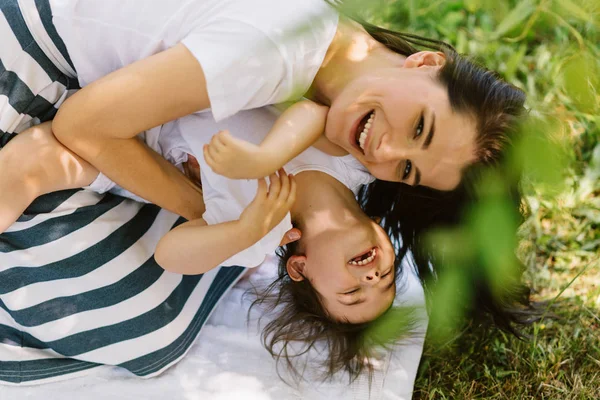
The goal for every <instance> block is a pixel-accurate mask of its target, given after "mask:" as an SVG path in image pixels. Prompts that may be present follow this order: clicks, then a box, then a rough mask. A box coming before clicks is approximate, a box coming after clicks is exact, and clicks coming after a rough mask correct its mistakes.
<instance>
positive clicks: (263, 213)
mask: <svg viewBox="0 0 600 400" xmlns="http://www.w3.org/2000/svg"><path fill="white" fill-rule="evenodd" d="M269 181H270V184H269V187H268V190H267V182H266V181H265V179H264V178H261V179H259V180H258V190H257V191H256V197H255V198H254V200H253V201H252V203H250V204H249V205H248V207H246V209H245V210H244V212H242V215H241V216H240V219H239V222H240V224H241V225H242V229H244V231H245V232H247V233H249V234H250V235H251V236H252V239H253V240H255V241H258V240H260V239H261V238H263V237H264V236H265V235H266V234H267V233H269V232H270V231H271V230H272V229H273V228H274V227H275V226H277V224H279V223H280V222H281V220H283V217H285V215H286V214H287V213H288V212H289V211H290V208H291V207H292V205H293V204H294V201H295V200H296V181H295V179H294V177H293V175H289V176H288V175H287V174H286V172H285V171H284V170H283V168H282V169H280V170H279V171H278V174H272V175H269Z"/></svg>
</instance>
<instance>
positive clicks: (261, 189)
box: [256, 178, 267, 199]
mask: <svg viewBox="0 0 600 400" xmlns="http://www.w3.org/2000/svg"><path fill="white" fill-rule="evenodd" d="M266 195H267V181H266V180H265V178H260V179H258V189H257V190H256V198H257V199H258V198H264V197H265V196H266Z"/></svg>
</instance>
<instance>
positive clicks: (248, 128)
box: [88, 107, 375, 267]
mask: <svg viewBox="0 0 600 400" xmlns="http://www.w3.org/2000/svg"><path fill="white" fill-rule="evenodd" d="M279 114H280V113H279V111H278V110H276V109H275V107H263V108H259V109H255V110H248V111H240V112H238V113H237V114H236V115H234V116H233V117H229V118H227V119H225V120H223V121H221V122H216V121H215V120H214V119H213V118H212V116H211V115H210V113H207V112H203V113H197V114H192V115H188V116H187V117H183V118H181V119H179V120H176V121H172V122H169V123H168V124H165V125H163V126H161V127H158V128H153V129H150V130H149V131H147V132H145V133H143V134H141V135H140V137H141V138H142V139H143V140H144V141H146V143H147V144H148V145H149V146H150V147H151V148H152V149H154V150H155V151H156V152H158V153H159V154H162V155H163V156H164V157H165V158H166V159H167V160H169V161H170V162H171V163H173V164H175V165H176V166H180V165H181V163H183V162H185V161H187V155H188V154H194V155H195V156H196V157H197V159H198V163H199V164H200V174H201V177H200V178H201V180H202V192H203V196H204V203H205V205H206V212H205V213H204V215H203V218H204V220H205V221H206V222H207V223H208V224H210V225H212V224H218V223H221V222H227V221H234V220H236V219H238V218H239V217H240V215H241V213H242V211H244V209H245V208H246V206H248V204H250V202H252V200H253V199H254V196H255V195H256V190H257V188H258V183H257V181H256V180H255V179H228V178H226V177H224V176H222V175H218V174H215V173H214V172H213V171H212V170H211V168H210V167H209V166H208V165H207V164H206V162H205V161H204V157H203V156H202V154H203V151H202V148H203V146H204V145H205V144H207V143H209V142H210V139H211V138H212V136H213V135H214V134H215V133H217V132H218V131H219V130H224V129H227V130H229V131H230V132H231V134H232V135H235V136H238V137H240V138H242V139H244V140H247V141H249V142H251V143H256V144H258V143H260V142H261V141H262V140H263V139H264V137H265V135H266V134H267V132H269V130H270V129H271V127H272V126H273V124H274V123H275V121H276V120H277V118H278V117H279ZM284 168H285V170H286V172H287V173H289V174H295V175H296V174H298V173H300V172H302V171H321V172H324V173H326V174H328V175H330V176H332V177H334V178H335V179H337V180H338V181H340V182H341V183H342V184H344V185H345V186H346V187H348V188H349V189H350V190H352V191H353V192H354V194H358V190H359V189H360V188H361V187H362V186H363V185H366V184H369V183H370V182H373V180H374V179H375V178H373V177H372V176H371V175H370V174H369V173H368V171H367V170H366V168H365V167H364V166H363V165H362V164H360V163H359V162H358V161H357V160H356V159H355V158H354V157H352V156H351V155H348V156H345V157H332V156H329V155H327V154H325V153H323V152H321V151H319V150H317V149H315V148H313V147H309V148H308V149H306V150H305V151H304V152H302V153H301V154H300V155H298V156H297V157H296V158H294V159H293V160H292V161H290V162H289V163H287V164H286V165H285V166H284ZM88 189H91V190H93V191H95V192H99V193H104V192H106V191H110V192H112V193H115V194H118V195H120V196H124V197H129V198H132V199H134V200H138V201H142V202H145V200H144V199H141V198H140V197H138V196H136V195H134V194H132V193H130V192H128V191H127V190H125V189H122V188H121V187H119V186H116V185H115V183H114V182H112V181H111V180H110V179H108V178H107V177H106V176H105V175H103V174H100V175H99V176H98V178H97V179H96V180H95V181H94V182H93V183H92V184H91V185H90V186H88ZM291 228H292V222H291V218H290V214H289V213H288V214H287V215H286V216H285V218H284V219H283V220H282V221H281V222H280V223H279V225H277V226H276V227H275V228H273V230H272V231H271V232H269V233H268V234H267V235H266V236H265V237H263V238H262V239H261V240H260V241H259V242H257V243H256V244H255V245H253V246H252V247H250V248H248V249H246V250H244V251H243V252H241V253H238V254H236V255H235V256H233V257H231V258H230V259H228V260H227V261H226V262H224V263H223V264H222V265H225V266H231V265H243V266H246V267H254V266H257V265H259V264H260V263H261V262H262V261H263V260H264V258H265V256H266V255H267V254H271V253H273V252H274V251H275V249H277V247H278V246H279V243H280V242H281V239H282V238H283V235H284V234H285V233H286V232H287V231H288V230H289V229H291Z"/></svg>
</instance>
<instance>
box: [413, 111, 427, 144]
mask: <svg viewBox="0 0 600 400" xmlns="http://www.w3.org/2000/svg"><path fill="white" fill-rule="evenodd" d="M424 128H425V118H424V117H423V116H422V115H421V119H420V120H419V125H417V131H416V132H415V139H416V138H418V137H419V136H421V134H422V133H423V129H424Z"/></svg>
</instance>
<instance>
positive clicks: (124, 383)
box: [0, 258, 427, 400]
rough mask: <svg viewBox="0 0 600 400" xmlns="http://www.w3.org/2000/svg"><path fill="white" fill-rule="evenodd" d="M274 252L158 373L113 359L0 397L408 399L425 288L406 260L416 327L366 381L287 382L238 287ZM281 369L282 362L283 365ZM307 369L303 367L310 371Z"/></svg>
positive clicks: (407, 293) (405, 297) (271, 266)
mask: <svg viewBox="0 0 600 400" xmlns="http://www.w3.org/2000/svg"><path fill="white" fill-rule="evenodd" d="M275 265H276V262H275V259H274V258H269V259H267V261H266V262H265V263H264V264H263V265H262V266H261V267H260V269H258V270H257V271H256V272H254V273H252V274H250V275H249V276H248V277H247V278H244V279H242V280H241V281H240V282H239V283H238V284H237V285H236V286H235V287H234V288H233V289H232V290H231V291H230V292H229V293H228V294H226V295H225V296H224V298H223V300H222V302H221V304H220V305H219V306H218V307H217V309H216V311H215V312H214V314H213V315H212V317H211V318H210V320H209V321H208V323H207V324H206V326H205V327H204V329H203V330H202V331H201V333H200V335H199V337H198V339H197V341H196V343H195V344H194V345H193V346H192V347H191V349H190V351H189V352H188V354H187V355H186V356H185V357H184V358H183V360H182V361H180V362H179V363H178V364H177V365H176V366H175V367H173V368H171V369H169V370H167V371H166V372H165V373H163V374H162V375H160V376H159V377H156V378H152V379H140V378H138V377H136V376H134V375H132V374H130V373H128V372H125V371H124V370H121V369H119V368H114V367H102V368H96V369H93V370H91V371H90V372H88V373H87V374H86V375H84V376H81V377H79V378H75V379H71V380H67V381H61V382H56V383H51V384H46V385H41V386H32V387H8V386H0V400H9V399H10V400H22V399H32V400H54V399H56V400H75V399H77V400H79V399H86V400H105V399H111V400H132V399H144V400H163V399H171V400H178V399H185V400H237V399H244V400H287V399H310V400H319V399H327V400H333V399H357V400H358V399H360V400H364V399H371V400H380V399H381V400H384V399H385V400H408V399H410V398H411V397H412V390H413V384H414V379H415V376H416V373H417V368H418V365H419V360H420V357H421V352H422V348H423V340H424V332H425V330H426V327H427V320H426V317H424V315H425V312H424V296H423V291H422V288H421V286H420V284H419V283H418V280H417V278H416V277H415V276H414V275H413V274H412V273H410V272H409V271H410V268H408V267H407V268H405V271H406V275H407V281H406V283H405V290H404V291H402V292H400V293H399V294H398V297H397V302H400V303H402V304H406V305H417V306H419V307H420V308H421V309H423V315H422V316H423V318H422V319H421V320H420V321H419V323H418V329H417V330H416V331H417V333H415V335H414V336H413V337H411V338H408V339H406V340H403V341H402V343H399V344H398V345H397V346H396V347H395V349H394V351H393V352H391V353H389V354H387V356H386V357H384V358H383V359H382V360H381V362H380V363H379V364H377V365H376V367H377V368H376V372H375V376H374V379H373V381H372V383H371V385H370V390H369V383H368V381H367V379H366V378H365V377H361V378H359V379H358V380H356V381H355V382H353V383H352V384H349V383H348V379H347V378H346V377H345V376H344V375H343V374H339V375H338V376H336V378H335V379H333V380H331V381H327V382H319V381H316V380H312V381H307V382H302V383H300V384H293V383H292V384H291V385H287V384H286V383H284V381H282V379H280V378H279V376H278V373H277V370H276V367H275V362H274V361H273V359H272V358H271V356H270V355H269V354H268V353H267V351H266V350H265V349H264V348H263V346H262V343H261V341H260V331H259V329H260V328H259V327H258V324H257V321H256V317H257V315H258V311H257V310H255V309H254V310H253V312H252V314H251V320H250V323H248V322H247V313H248V309H249V306H250V303H251V298H250V297H249V296H244V293H245V292H246V290H247V289H248V288H250V287H251V285H252V284H253V283H257V282H258V281H259V280H260V279H263V278H266V277H269V276H273V274H274V273H275V268H276V267H275ZM281 372H282V373H284V374H285V370H283V371H281ZM308 375H309V374H308Z"/></svg>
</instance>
